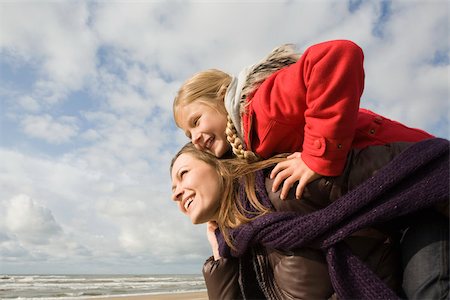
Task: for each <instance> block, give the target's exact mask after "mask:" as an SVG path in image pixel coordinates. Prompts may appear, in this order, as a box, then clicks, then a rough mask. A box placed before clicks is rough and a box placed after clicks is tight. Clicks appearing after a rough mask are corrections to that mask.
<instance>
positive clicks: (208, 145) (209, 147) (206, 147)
mask: <svg viewBox="0 0 450 300" xmlns="http://www.w3.org/2000/svg"><path fill="white" fill-rule="evenodd" d="M213 142H214V138H212V137H210V138H209V139H208V140H206V143H205V149H208V150H211V146H212V143H213Z"/></svg>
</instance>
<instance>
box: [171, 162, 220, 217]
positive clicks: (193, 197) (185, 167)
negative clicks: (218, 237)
mask: <svg viewBox="0 0 450 300" xmlns="http://www.w3.org/2000/svg"><path fill="white" fill-rule="evenodd" d="M171 176H172V199H173V200H174V201H177V202H178V207H179V209H180V210H181V212H182V213H184V214H185V215H187V216H188V217H189V218H190V219H191V221H192V223H193V224H201V223H206V222H208V221H211V220H214V219H215V218H216V215H217V213H218V210H219V205H220V195H221V194H222V193H221V188H220V182H219V174H218V173H217V171H216V169H215V168H214V167H213V166H211V165H209V164H207V163H206V162H204V161H202V160H199V159H197V158H194V157H193V156H192V155H190V154H188V153H183V154H181V155H180V156H178V158H177V159H176V160H175V162H174V164H173V167H172V174H171Z"/></svg>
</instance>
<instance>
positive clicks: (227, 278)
mask: <svg viewBox="0 0 450 300" xmlns="http://www.w3.org/2000/svg"><path fill="white" fill-rule="evenodd" d="M408 145H409V144H407V143H394V144H390V145H384V146H373V147H369V148H366V149H364V150H352V151H351V152H350V154H349V157H348V160H347V164H346V168H345V170H344V172H343V174H342V175H341V176H338V177H323V178H321V179H318V180H316V181H314V182H312V183H310V184H309V185H308V186H307V187H306V188H305V191H304V193H303V195H302V199H301V200H296V199H295V196H294V193H295V187H293V188H292V189H291V192H290V194H289V196H288V198H287V199H286V200H284V201H283V200H280V198H279V192H278V193H272V192H270V191H271V186H272V181H271V180H270V179H268V178H267V179H266V188H267V191H268V192H269V198H270V200H271V202H272V204H273V205H274V207H275V210H276V211H298V212H300V213H304V214H307V213H310V212H313V211H315V210H318V209H321V208H323V207H325V206H327V205H328V204H329V203H330V202H332V201H334V200H336V199H337V198H339V197H340V196H342V195H343V194H345V193H346V192H347V191H349V190H351V189H353V188H354V187H355V186H356V185H358V184H360V183H361V182H363V181H364V180H366V179H368V178H369V177H371V176H372V175H373V174H374V173H375V172H376V171H377V170H378V169H379V168H381V167H382V166H384V165H385V164H387V163H388V162H389V161H390V160H392V158H393V157H394V156H395V155H396V154H398V153H400V152H401V151H402V150H403V149H405V148H406V147H407V146H408ZM397 240H398V238H397V237H396V236H395V233H394V230H386V228H383V229H381V228H367V229H363V230H360V231H358V232H355V233H354V234H352V235H351V236H349V237H348V238H346V239H345V243H346V244H347V245H348V246H349V248H350V249H351V250H352V251H353V252H354V253H355V254H356V255H357V256H358V257H359V258H360V259H361V260H362V261H364V262H365V263H366V264H367V265H368V266H369V268H371V269H372V270H373V271H374V272H375V273H376V274H377V275H378V276H379V277H380V278H381V279H382V280H383V281H385V282H386V283H387V285H388V286H390V287H391V288H392V289H393V290H394V291H397V292H398V291H400V286H401V270H400V260H399V258H398V255H399V251H398V249H397ZM254 251H256V255H253V256H249V258H241V260H242V259H250V260H255V257H257V258H258V257H259V258H258V260H261V257H262V258H263V261H265V262H266V264H265V267H264V268H260V269H258V270H259V271H260V273H264V274H262V275H261V274H256V275H255V274H253V275H255V276H256V277H258V276H259V278H258V281H257V279H256V278H254V284H257V282H261V281H263V286H264V288H265V289H266V293H265V294H266V295H267V290H269V292H270V293H271V294H270V295H271V297H270V298H273V299H329V298H334V297H335V296H334V291H333V287H332V285H331V282H330V277H329V274H328V268H327V264H326V261H325V256H324V253H323V251H322V250H320V249H319V248H318V247H316V245H310V246H309V247H305V248H301V249H297V250H295V251H280V250H277V249H268V248H263V249H256V250H254ZM241 264H242V262H241ZM254 265H259V266H261V264H254ZM263 265H264V263H263ZM239 270H241V271H239ZM203 275H204V278H205V282H206V286H207V290H208V296H209V299H212V300H214V299H220V300H222V299H243V298H249V296H248V294H247V296H246V297H243V294H242V292H241V288H240V285H242V281H243V278H242V277H243V274H242V267H241V265H240V263H239V259H236V258H221V259H219V260H214V259H213V258H212V257H210V258H209V259H208V260H207V261H206V262H205V264H204V266H203ZM247 282H248V280H247ZM246 286H248V285H246ZM259 286H261V284H259ZM262 297H264V296H262ZM250 298H252V299H255V298H261V297H257V296H254V295H253V296H252V295H251V293H250Z"/></svg>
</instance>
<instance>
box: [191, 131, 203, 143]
mask: <svg viewBox="0 0 450 300" xmlns="http://www.w3.org/2000/svg"><path fill="white" fill-rule="evenodd" d="M201 137H202V134H201V133H200V132H198V131H193V132H192V138H191V141H192V144H194V146H198V145H199V142H200V139H201Z"/></svg>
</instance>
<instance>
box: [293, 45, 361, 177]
mask: <svg viewBox="0 0 450 300" xmlns="http://www.w3.org/2000/svg"><path fill="white" fill-rule="evenodd" d="M363 60H364V56H363V52H362V50H361V48H360V47H358V46H357V45H356V44H354V43H352V42H350V41H334V42H328V43H322V44H319V45H316V46H313V47H311V48H309V49H308V50H307V51H306V52H305V54H304V55H303V57H302V63H301V67H302V70H301V71H302V72H303V78H304V80H305V82H304V83H305V85H306V88H307V93H306V109H305V133H304V140H303V152H302V158H303V161H304V162H305V163H306V164H307V165H308V166H309V167H310V168H311V169H312V170H314V171H316V172H317V173H319V174H321V175H325V176H336V175H339V174H340V173H341V172H342V170H343V168H344V165H345V160H346V156H347V153H348V151H349V150H350V146H351V143H352V140H353V137H354V134H355V129H356V121H357V116H358V109H359V103H360V98H361V95H362V92H363V89H364V69H363Z"/></svg>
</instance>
